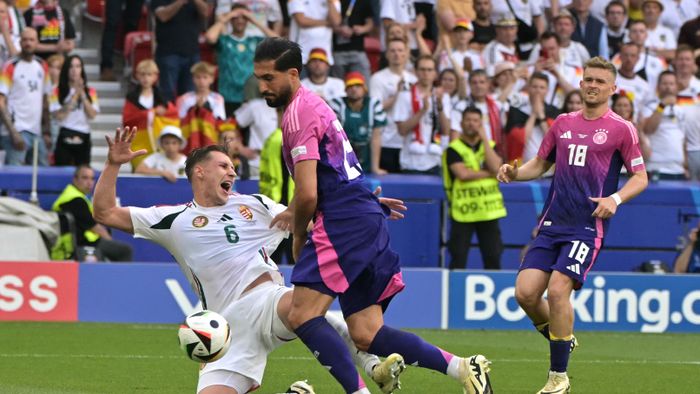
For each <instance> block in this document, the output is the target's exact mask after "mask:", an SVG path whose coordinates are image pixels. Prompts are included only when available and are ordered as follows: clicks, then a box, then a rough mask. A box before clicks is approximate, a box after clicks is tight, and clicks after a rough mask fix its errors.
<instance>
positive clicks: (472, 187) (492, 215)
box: [442, 139, 506, 223]
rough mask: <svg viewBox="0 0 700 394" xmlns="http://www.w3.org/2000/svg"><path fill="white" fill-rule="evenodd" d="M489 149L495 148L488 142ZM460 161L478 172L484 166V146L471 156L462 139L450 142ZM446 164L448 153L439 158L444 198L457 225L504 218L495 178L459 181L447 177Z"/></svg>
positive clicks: (471, 152)
mask: <svg viewBox="0 0 700 394" xmlns="http://www.w3.org/2000/svg"><path fill="white" fill-rule="evenodd" d="M490 144H491V147H493V146H495V143H494V142H493V141H490ZM449 147H450V148H452V149H454V150H455V151H456V152H457V153H458V154H459V156H460V157H461V158H462V161H463V162H464V165H465V166H466V167H467V168H468V169H470V170H473V171H479V170H480V169H481V167H482V164H483V163H484V159H485V154H484V144H483V143H482V144H481V145H479V149H478V150H477V151H476V152H474V151H473V150H472V148H470V147H469V146H467V145H466V144H465V143H464V142H463V141H462V140H461V139H456V140H454V141H452V142H451V143H450V145H449ZM450 175H451V174H450V168H449V166H448V164H447V151H445V152H444V153H443V154H442V178H443V182H444V185H445V194H447V199H448V201H449V202H450V217H452V220H454V221H456V222H460V223H473V222H483V221H487V220H494V219H499V218H502V217H504V216H506V208H505V206H504V205H503V195H502V194H501V190H500V189H499V188H498V181H497V180H496V178H484V179H476V180H472V181H461V180H459V179H457V178H453V177H451V176H450Z"/></svg>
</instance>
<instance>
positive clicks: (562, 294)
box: [547, 286, 571, 308]
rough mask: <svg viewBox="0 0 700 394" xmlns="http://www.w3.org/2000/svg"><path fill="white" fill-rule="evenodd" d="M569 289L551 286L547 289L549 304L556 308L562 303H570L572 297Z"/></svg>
mask: <svg viewBox="0 0 700 394" xmlns="http://www.w3.org/2000/svg"><path fill="white" fill-rule="evenodd" d="M570 295H571V294H570V291H569V289H566V288H563V287H561V286H550V287H549V288H548V289H547V302H548V303H549V305H550V308H551V307H552V306H554V307H556V306H557V305H561V304H562V303H568V302H569V297H570Z"/></svg>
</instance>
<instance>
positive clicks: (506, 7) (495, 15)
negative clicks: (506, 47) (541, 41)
mask: <svg viewBox="0 0 700 394" xmlns="http://www.w3.org/2000/svg"><path fill="white" fill-rule="evenodd" d="M516 17H517V18H518V19H520V20H521V21H523V22H525V24H526V25H528V26H529V27H530V28H531V29H534V30H535V31H536V33H537V36H539V35H540V34H542V33H543V32H544V30H545V22H544V6H543V4H542V2H541V1H540V0H507V1H506V0H501V1H494V2H493V11H492V12H491V21H492V22H494V23H497V22H498V21H499V20H501V19H503V18H516ZM518 38H519V42H518V45H519V48H520V50H521V51H522V52H523V53H524V56H523V57H524V58H527V56H529V54H530V51H532V48H533V47H534V44H535V42H534V41H536V40H537V38H536V37H535V38H534V39H533V40H532V41H529V42H527V41H523V38H524V36H523V32H522V31H518Z"/></svg>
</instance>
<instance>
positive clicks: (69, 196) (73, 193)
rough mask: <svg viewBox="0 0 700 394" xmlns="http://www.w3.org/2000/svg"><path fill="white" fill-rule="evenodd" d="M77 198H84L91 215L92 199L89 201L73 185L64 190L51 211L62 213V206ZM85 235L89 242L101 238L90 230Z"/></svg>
mask: <svg viewBox="0 0 700 394" xmlns="http://www.w3.org/2000/svg"><path fill="white" fill-rule="evenodd" d="M76 198H82V199H83V200H85V202H86V203H87V205H88V208H89V209H90V213H93V212H92V201H90V199H88V198H87V196H86V195H85V194H83V192H81V191H80V190H79V189H78V188H77V187H75V186H74V185H73V184H72V183H71V184H69V185H68V186H66V188H65V189H63V192H61V195H59V196H58V198H57V199H56V201H54V203H53V205H52V206H51V209H52V210H53V211H55V212H61V205H63V204H65V203H67V202H70V201H73V200H75V199H76ZM83 235H84V236H85V239H86V240H87V241H88V242H95V241H97V240H98V239H99V238H100V236H99V235H97V233H95V232H94V231H90V230H85V232H84V233H83Z"/></svg>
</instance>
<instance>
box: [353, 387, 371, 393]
mask: <svg viewBox="0 0 700 394" xmlns="http://www.w3.org/2000/svg"><path fill="white" fill-rule="evenodd" d="M352 394H372V393H370V392H369V390H367V387H364V388H361V389H359V390H357V391H355V392H354V393H352Z"/></svg>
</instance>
